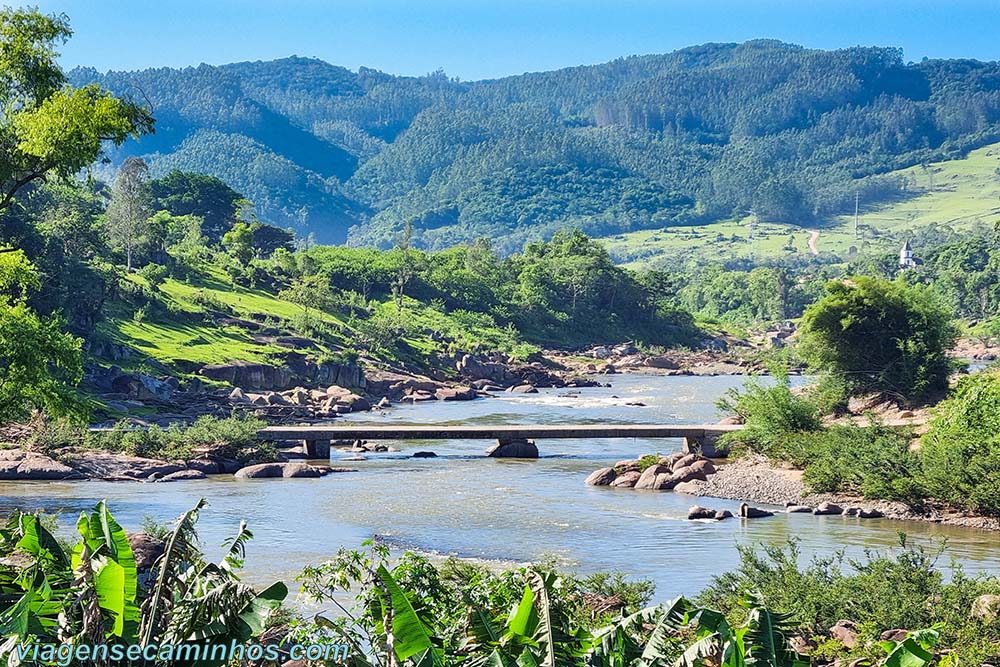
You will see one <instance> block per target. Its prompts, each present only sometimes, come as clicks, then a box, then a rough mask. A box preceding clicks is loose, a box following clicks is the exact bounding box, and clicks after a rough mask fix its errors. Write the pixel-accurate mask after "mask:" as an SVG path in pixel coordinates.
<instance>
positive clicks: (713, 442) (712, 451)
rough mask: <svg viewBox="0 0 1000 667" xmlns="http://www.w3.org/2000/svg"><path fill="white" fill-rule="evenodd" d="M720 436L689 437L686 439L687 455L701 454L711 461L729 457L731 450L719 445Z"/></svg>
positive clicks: (685, 449) (716, 434)
mask: <svg viewBox="0 0 1000 667" xmlns="http://www.w3.org/2000/svg"><path fill="white" fill-rule="evenodd" d="M719 437H720V434H718V433H706V434H705V435H698V436H687V437H685V438H684V453H685V454H701V455H702V456H705V457H708V458H710V459H724V458H726V457H727V456H729V449H728V448H726V447H725V446H723V445H720V444H719Z"/></svg>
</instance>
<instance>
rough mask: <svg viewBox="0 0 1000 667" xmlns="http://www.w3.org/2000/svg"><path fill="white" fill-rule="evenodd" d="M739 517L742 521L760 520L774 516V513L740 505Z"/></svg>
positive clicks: (744, 504)
mask: <svg viewBox="0 0 1000 667" xmlns="http://www.w3.org/2000/svg"><path fill="white" fill-rule="evenodd" d="M740 516H741V517H742V518H744V519H761V518H763V517H768V516H774V512H769V511H767V510H765V509H761V508H759V507H752V506H751V505H747V504H746V503H743V504H742V505H740Z"/></svg>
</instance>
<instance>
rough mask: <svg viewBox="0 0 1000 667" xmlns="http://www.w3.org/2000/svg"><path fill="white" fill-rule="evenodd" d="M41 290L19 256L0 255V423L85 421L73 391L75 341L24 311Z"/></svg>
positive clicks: (77, 370)
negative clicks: (34, 415) (44, 418)
mask: <svg viewBox="0 0 1000 667" xmlns="http://www.w3.org/2000/svg"><path fill="white" fill-rule="evenodd" d="M40 286H41V281H40V279H39V277H38V270H37V269H36V268H35V266H34V265H33V264H32V263H31V262H29V261H28V258H27V257H26V256H25V254H24V252H23V251H21V250H13V251H11V252H5V253H3V254H0V424H5V423H7V422H9V421H11V420H19V419H24V418H26V417H28V415H29V414H30V412H31V411H32V410H44V411H45V412H47V413H48V414H50V415H53V416H71V417H74V418H78V419H84V418H85V417H86V407H85V406H84V405H83V404H82V403H81V402H80V401H79V400H78V398H77V396H76V392H75V391H74V389H73V387H74V386H75V385H76V384H77V383H78V382H79V381H80V378H81V377H82V376H83V364H82V356H81V352H80V346H81V344H82V341H81V340H80V339H79V338H76V337H74V336H71V335H70V334H67V333H63V332H62V331H60V325H61V322H60V321H59V320H58V319H57V318H55V317H49V318H43V317H39V315H38V314H37V313H36V312H35V311H34V310H32V309H31V308H30V307H29V306H28V295H29V294H30V293H31V292H34V291H35V290H37V289H38V288H39V287H40Z"/></svg>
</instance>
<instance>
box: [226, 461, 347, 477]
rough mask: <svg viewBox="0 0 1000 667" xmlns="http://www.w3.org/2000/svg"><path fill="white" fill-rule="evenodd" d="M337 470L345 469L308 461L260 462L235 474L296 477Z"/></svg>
mask: <svg viewBox="0 0 1000 667" xmlns="http://www.w3.org/2000/svg"><path fill="white" fill-rule="evenodd" d="M335 471H336V472H340V471H343V469H336V470H335V469H334V468H330V467H329V466H314V465H309V464H308V463H259V464H257V465H251V466H246V467H245V468H240V469H239V470H237V471H236V474H235V475H233V476H234V477H236V478H237V479H268V478H277V477H280V478H283V479H295V478H301V477H323V476H324V475H329V474H330V473H331V472H335Z"/></svg>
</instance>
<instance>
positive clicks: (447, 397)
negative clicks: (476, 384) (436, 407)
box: [434, 387, 477, 401]
mask: <svg viewBox="0 0 1000 667" xmlns="http://www.w3.org/2000/svg"><path fill="white" fill-rule="evenodd" d="M434 395H435V396H437V399H438V400H439V401H471V400H472V399H474V398H475V397H476V395H477V394H476V390H475V389H473V388H472V387H443V388H441V389H438V390H437V391H436V392H435V394H434Z"/></svg>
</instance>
